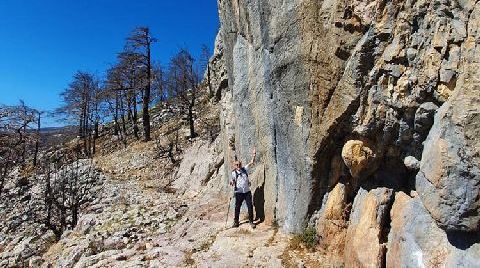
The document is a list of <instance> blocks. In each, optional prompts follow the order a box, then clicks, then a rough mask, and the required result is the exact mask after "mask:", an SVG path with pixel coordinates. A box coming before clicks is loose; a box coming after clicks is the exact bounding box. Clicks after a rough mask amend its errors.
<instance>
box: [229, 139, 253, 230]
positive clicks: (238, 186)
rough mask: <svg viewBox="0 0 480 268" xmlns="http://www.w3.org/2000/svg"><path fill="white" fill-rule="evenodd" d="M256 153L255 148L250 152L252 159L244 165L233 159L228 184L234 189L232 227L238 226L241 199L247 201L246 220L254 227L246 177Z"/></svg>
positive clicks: (250, 193) (250, 197)
mask: <svg viewBox="0 0 480 268" xmlns="http://www.w3.org/2000/svg"><path fill="white" fill-rule="evenodd" d="M256 155H257V153H256V150H255V148H254V149H253V153H252V160H251V161H250V163H248V164H247V165H246V166H244V167H242V162H240V161H238V160H237V161H235V163H234V169H233V171H232V179H231V180H230V185H231V186H234V190H235V219H234V222H233V226H232V227H233V228H236V227H238V226H239V221H238V218H239V216H240V207H241V206H242V203H243V201H244V200H245V202H246V203H247V208H248V220H249V222H250V226H251V227H252V228H255V224H254V223H253V205H252V192H251V191H250V180H249V179H248V171H249V169H250V167H251V166H253V164H254V163H255V156H256Z"/></svg>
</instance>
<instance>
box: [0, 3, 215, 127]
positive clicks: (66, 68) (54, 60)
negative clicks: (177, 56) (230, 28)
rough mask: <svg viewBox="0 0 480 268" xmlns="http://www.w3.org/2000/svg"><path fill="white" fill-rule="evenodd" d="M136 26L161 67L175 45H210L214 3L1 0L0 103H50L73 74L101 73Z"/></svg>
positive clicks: (40, 105) (194, 49)
mask: <svg viewBox="0 0 480 268" xmlns="http://www.w3.org/2000/svg"><path fill="white" fill-rule="evenodd" d="M136 26H148V27H150V29H151V31H152V35H153V36H154V37H156V38H157V39H158V40H159V42H158V43H156V44H155V45H154V47H153V51H152V57H153V58H154V60H156V61H160V62H161V63H162V64H164V65H166V64H167V63H168V61H169V58H170V57H171V56H172V55H173V54H174V53H175V52H176V51H178V49H179V48H180V47H187V48H188V49H190V50H191V51H192V52H193V54H194V55H197V56H198V55H199V54H200V46H201V44H206V45H207V46H208V47H209V48H210V50H213V45H214V40H215V35H216V33H217V31H218V27H219V22H218V11H217V1H216V0H136V1H127V0H0V104H7V105H11V104H17V103H18V100H19V99H23V100H24V101H25V102H26V104H27V105H29V106H32V107H34V108H37V109H41V110H52V109H55V108H56V107H58V106H59V105H60V98H59V93H60V92H61V91H62V90H63V89H64V88H66V87H67V85H68V83H69V82H70V80H71V77H72V75H73V74H74V73H75V72H76V71H77V70H82V71H90V72H95V73H97V74H98V75H103V73H104V71H105V70H106V69H107V68H108V67H109V66H110V65H111V64H113V63H114V62H115V58H116V54H117V53H118V52H120V51H121V50H122V48H123V46H124V44H125V38H126V37H127V36H128V34H129V33H130V32H131V31H132V30H133V29H134V28H135V27H136ZM55 124H56V123H55V122H53V121H49V122H48V124H47V125H49V126H51V125H55Z"/></svg>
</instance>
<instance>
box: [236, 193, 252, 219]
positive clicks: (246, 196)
mask: <svg viewBox="0 0 480 268" xmlns="http://www.w3.org/2000/svg"><path fill="white" fill-rule="evenodd" d="M244 200H245V202H247V208H248V220H249V221H250V222H251V223H252V222H253V204H252V192H247V193H235V223H238V222H239V221H238V218H239V216H240V207H241V206H242V203H243V201H244Z"/></svg>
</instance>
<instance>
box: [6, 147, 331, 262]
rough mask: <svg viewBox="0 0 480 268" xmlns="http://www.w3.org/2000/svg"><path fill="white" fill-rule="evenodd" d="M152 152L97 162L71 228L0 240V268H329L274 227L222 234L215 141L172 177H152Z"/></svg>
mask: <svg viewBox="0 0 480 268" xmlns="http://www.w3.org/2000/svg"><path fill="white" fill-rule="evenodd" d="M153 145H154V142H151V144H143V143H135V144H133V145H131V146H129V147H127V148H125V149H122V150H119V151H117V152H115V153H113V154H108V155H105V156H100V157H96V158H95V159H94V162H93V165H94V166H95V167H96V168H97V169H98V171H99V172H100V173H101V174H102V177H103V178H104V180H103V181H102V184H101V186H100V187H99V188H98V189H97V191H98V193H97V194H96V198H95V199H94V200H93V201H92V202H91V203H90V204H89V205H88V206H87V207H85V209H84V210H83V211H82V216H81V217H80V220H79V222H78V224H77V226H76V227H75V228H74V229H73V230H69V231H66V232H65V233H64V234H63V235H62V238H61V239H60V241H58V242H55V236H54V235H53V234H52V233H51V232H50V231H46V230H45V229H44V228H42V227H41V226H40V225H35V227H36V228H39V229H38V234H37V235H32V234H29V233H27V232H21V233H19V232H16V238H15V239H13V240H3V239H2V244H1V247H0V249H1V254H0V266H1V267H22V266H26V267H281V266H292V267H297V266H298V265H304V264H306V265H307V267H328V266H329V265H328V262H326V261H325V260H324V259H322V254H319V253H318V252H317V253H309V252H308V251H305V250H303V249H301V248H297V249H295V250H294V249H292V248H291V247H290V245H291V243H290V237H289V236H288V235H285V234H284V233H282V232H281V231H279V229H278V228H277V227H275V226H269V225H266V224H263V223H259V224H258V227H257V228H256V229H252V228H251V227H250V226H249V225H248V224H242V225H241V226H240V227H239V228H238V229H237V228H235V229H233V228H229V226H230V225H231V223H232V217H233V209H231V210H230V214H229V219H228V222H226V216H227V208H228V207H227V203H228V200H229V199H228V197H227V196H225V194H223V190H222V189H223V187H224V186H225V183H224V181H223V180H224V179H223V176H222V174H219V171H220V173H221V171H222V167H223V157H222V155H221V150H220V147H219V141H218V140H217V141H215V142H213V143H210V142H209V141H204V140H200V139H198V140H196V141H194V142H192V143H191V145H190V147H189V148H188V149H186V150H185V153H184V157H183V160H182V161H181V163H180V165H178V167H176V168H175V169H174V170H173V173H171V172H172V170H168V169H165V170H158V169H162V163H161V162H162V161H168V160H167V159H163V160H152V159H154V158H153V157H152V156H153V155H154V154H155V149H154V147H155V146H153ZM163 166H168V165H167V164H165V163H163ZM156 169H157V170H156ZM153 171H156V172H153ZM169 174H170V176H169ZM147 175H148V176H147ZM232 203H233V202H232ZM17 212H18V211H17ZM243 214H245V213H243ZM243 214H242V215H243ZM243 216H244V217H245V216H246V215H243ZM244 223H246V221H245V220H244ZM25 229H28V230H30V231H31V230H33V229H32V228H31V226H30V228H28V227H25ZM12 233H13V231H12ZM309 263H310V264H313V265H308V264H309ZM331 265H334V263H332V264H331Z"/></svg>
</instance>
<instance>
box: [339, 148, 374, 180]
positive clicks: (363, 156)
mask: <svg viewBox="0 0 480 268" xmlns="http://www.w3.org/2000/svg"><path fill="white" fill-rule="evenodd" d="M375 157H376V155H375V153H374V152H373V150H372V149H370V148H369V147H368V146H367V145H366V144H365V143H364V142H363V141H360V140H349V141H347V142H346V143H345V145H343V149H342V158H343V161H344V162H345V165H346V166H347V167H348V169H349V171H350V174H351V175H352V177H354V178H356V179H359V178H362V177H366V176H368V175H370V174H371V173H372V172H373V171H375V168H374V167H375V165H374V162H375V161H374V160H375Z"/></svg>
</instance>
